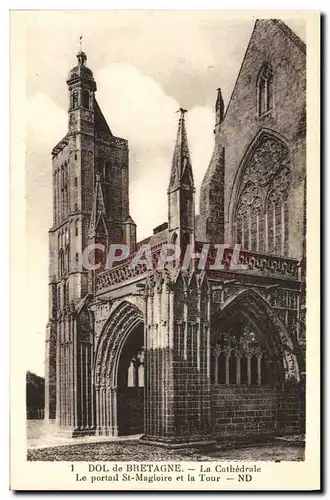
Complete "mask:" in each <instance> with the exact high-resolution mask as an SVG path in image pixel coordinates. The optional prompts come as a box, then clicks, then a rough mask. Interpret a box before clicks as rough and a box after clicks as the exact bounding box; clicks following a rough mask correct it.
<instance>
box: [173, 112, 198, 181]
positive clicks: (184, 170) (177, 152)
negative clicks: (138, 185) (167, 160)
mask: <svg viewBox="0 0 330 500" xmlns="http://www.w3.org/2000/svg"><path fill="white" fill-rule="evenodd" d="M177 113H180V118H179V126H178V132H177V136H176V143H175V147H174V154H173V160H172V169H171V178H170V183H169V189H170V190H172V189H173V188H177V187H179V186H180V185H181V184H185V185H191V186H193V184H194V178H193V173H192V167H191V160H190V153H189V147H188V139H187V132H186V124H185V116H184V115H185V114H186V113H187V110H186V109H183V108H180V109H179V110H178V111H177Z"/></svg>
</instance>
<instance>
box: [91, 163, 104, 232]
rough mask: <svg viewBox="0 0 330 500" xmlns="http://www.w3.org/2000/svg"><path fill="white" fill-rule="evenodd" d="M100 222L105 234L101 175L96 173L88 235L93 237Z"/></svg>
mask: <svg viewBox="0 0 330 500" xmlns="http://www.w3.org/2000/svg"><path fill="white" fill-rule="evenodd" d="M100 224H102V226H103V228H102V229H103V231H102V233H103V234H107V232H108V230H107V224H106V211H105V203H104V197H103V192H102V186H101V177H100V174H99V173H98V172H97V173H96V183H95V194H94V202H93V207H92V214H91V219H90V225H89V231H88V236H89V237H90V238H93V237H95V236H96V233H97V232H98V229H100V227H101V226H100Z"/></svg>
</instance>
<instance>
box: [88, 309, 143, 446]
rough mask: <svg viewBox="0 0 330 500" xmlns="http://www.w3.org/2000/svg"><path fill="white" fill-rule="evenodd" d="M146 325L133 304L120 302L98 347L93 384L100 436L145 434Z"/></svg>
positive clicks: (97, 429)
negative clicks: (144, 343) (144, 345)
mask: <svg viewBox="0 0 330 500" xmlns="http://www.w3.org/2000/svg"><path fill="white" fill-rule="evenodd" d="M143 339H144V322H143V314H142V312H141V311H140V309H138V308H137V307H136V306H135V305H134V304H131V303H129V302H127V301H123V302H121V303H120V304H119V305H118V306H117V307H116V308H115V309H114V310H113V311H112V313H111V314H110V316H109V318H108V320H107V322H106V324H105V326H104V328H103V331H102V333H101V335H100V338H99V341H98V343H97V347H96V362H95V370H94V385H95V394H96V398H95V399H96V404H95V417H96V432H97V434H98V435H106V436H118V435H119V434H121V435H126V434H139V433H142V432H143V421H144V411H143V406H144V402H143V401H144V356H143Z"/></svg>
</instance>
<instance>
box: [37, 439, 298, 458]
mask: <svg viewBox="0 0 330 500" xmlns="http://www.w3.org/2000/svg"><path fill="white" fill-rule="evenodd" d="M27 459H28V460H34V461H52V462H53V461H66V462H74V461H118V462H119V461H144V462H148V461H164V460H169V461H180V460H202V461H210V460H213V461H222V460H230V461H271V462H274V461H292V460H294V461H301V460H304V446H302V445H301V444H295V443H290V442H276V443H270V444H269V443H268V444H262V445H260V444H259V445H256V446H246V447H239V448H231V449H213V450H197V449H193V448H186V449H182V450H169V449H167V448H161V447H158V446H148V445H144V444H141V443H140V442H138V441H122V442H116V443H111V442H108V443H88V444H79V445H74V444H72V445H66V446H57V447H51V448H43V449H30V450H28V452H27Z"/></svg>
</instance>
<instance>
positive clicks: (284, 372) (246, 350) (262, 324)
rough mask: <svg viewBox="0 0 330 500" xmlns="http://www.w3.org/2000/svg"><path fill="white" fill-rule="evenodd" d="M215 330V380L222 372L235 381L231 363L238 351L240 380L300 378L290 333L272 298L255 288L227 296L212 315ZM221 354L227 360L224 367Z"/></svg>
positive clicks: (238, 374) (297, 379)
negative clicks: (262, 294) (220, 363)
mask: <svg viewBox="0 0 330 500" xmlns="http://www.w3.org/2000/svg"><path fill="white" fill-rule="evenodd" d="M211 331H212V336H211V346H212V348H211V352H212V356H213V360H215V362H214V363H213V372H216V373H213V377H212V378H213V380H215V381H217V380H219V379H218V378H217V377H218V375H217V374H219V373H221V380H222V381H223V380H226V382H221V383H233V382H232V380H233V374H231V375H230V370H229V365H228V363H229V358H230V356H231V355H232V352H235V353H236V355H237V356H238V357H239V364H238V365H237V366H239V370H238V369H237V381H238V382H237V383H248V384H252V385H253V384H261V383H263V381H265V380H267V382H270V381H271V382H272V383H274V384H278V383H283V382H285V381H287V380H292V379H294V380H296V381H299V379H300V373H299V366H298V361H297V356H296V352H295V347H294V344H293V342H292V339H291V337H290V334H289V333H288V331H287V330H286V328H285V326H284V325H283V323H282V322H281V320H280V319H279V318H278V317H277V315H276V314H275V313H274V311H273V310H272V308H271V307H270V305H269V304H268V302H267V301H266V300H265V299H264V298H263V297H262V296H261V295H260V294H259V293H258V292H256V291H255V290H252V289H248V290H243V291H241V292H238V293H237V294H235V295H233V296H232V297H230V298H229V299H227V301H225V302H224V304H223V305H222V306H221V307H220V308H219V309H218V310H217V311H215V312H214V314H213V315H212V318H211ZM220 354H222V355H224V362H225V363H227V364H226V365H225V367H222V368H221V369H220V367H219V358H218V356H219V355H220ZM233 363H234V361H233ZM266 364H267V368H266ZM237 366H236V368H237ZM221 370H223V371H221ZM224 373H225V378H224V375H223V374H224ZM230 381H231V382H230ZM218 383H220V382H218Z"/></svg>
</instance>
